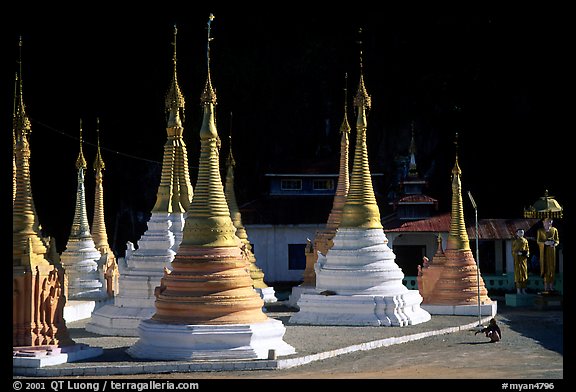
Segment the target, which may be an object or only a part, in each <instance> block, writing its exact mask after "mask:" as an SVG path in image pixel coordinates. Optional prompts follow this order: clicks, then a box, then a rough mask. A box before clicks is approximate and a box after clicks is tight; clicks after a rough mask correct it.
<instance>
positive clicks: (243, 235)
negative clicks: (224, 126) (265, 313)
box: [224, 113, 278, 304]
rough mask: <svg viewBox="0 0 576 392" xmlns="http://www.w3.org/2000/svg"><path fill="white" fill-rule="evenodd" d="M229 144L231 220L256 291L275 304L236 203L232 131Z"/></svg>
mask: <svg viewBox="0 0 576 392" xmlns="http://www.w3.org/2000/svg"><path fill="white" fill-rule="evenodd" d="M230 122H232V113H230ZM229 144H230V146H229V147H230V151H229V152H228V157H227V158H226V185H225V187H224V194H225V196H226V202H227V203H228V208H229V209H230V218H231V219H232V223H234V227H236V236H237V237H238V238H240V241H242V251H243V252H244V253H246V257H247V258H248V261H250V277H251V278H252V280H253V282H254V289H255V290H256V291H257V292H258V293H259V294H260V296H261V297H262V299H263V300H264V303H265V304H266V303H274V302H277V301H278V299H277V298H276V295H275V293H274V287H270V286H268V285H267V284H266V282H264V271H262V269H260V267H258V265H257V264H256V257H255V256H254V253H253V252H252V245H251V244H250V240H249V239H248V233H247V232H246V228H245V227H244V225H243V224H242V215H241V214H240V209H239V208H238V202H237V201H236V192H235V190H234V168H235V167H236V161H235V160H234V155H233V154H232V130H230V136H229Z"/></svg>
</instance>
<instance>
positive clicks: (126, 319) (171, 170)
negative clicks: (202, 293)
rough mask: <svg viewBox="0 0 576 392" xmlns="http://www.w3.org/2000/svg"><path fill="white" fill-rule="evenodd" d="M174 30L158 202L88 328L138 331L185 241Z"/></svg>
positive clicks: (185, 187)
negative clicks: (110, 297) (109, 298)
mask: <svg viewBox="0 0 576 392" xmlns="http://www.w3.org/2000/svg"><path fill="white" fill-rule="evenodd" d="M176 35H177V29H176V27H174V42H173V43H172V44H173V46H174V55H173V64H174V72H173V76H172V81H171V83H170V87H169V89H168V92H167V94H166V100H165V108H166V112H167V114H168V121H167V125H166V133H167V140H166V143H165V144H164V155H163V158H162V174H161V178H160V185H159V186H158V191H157V193H156V203H155V204H154V207H153V209H152V214H151V216H150V219H149V221H148V228H147V230H146V232H145V233H144V234H143V235H142V237H141V238H140V240H139V241H138V249H136V250H135V249H134V247H133V245H132V244H131V243H128V249H127V251H126V256H125V258H120V259H119V260H118V267H119V271H120V277H119V279H118V281H119V283H118V285H119V287H120V292H119V293H118V295H116V296H115V297H114V304H109V305H105V306H103V307H101V308H99V309H96V310H95V311H94V312H93V313H92V318H91V320H90V322H89V323H88V324H87V325H86V330H87V331H89V332H94V333H98V334H101V335H112V336H138V330H137V329H138V324H139V322H140V320H143V319H147V318H150V317H151V316H152V315H153V314H154V289H155V288H156V286H158V284H159V283H160V279H161V278H162V274H163V271H164V268H168V269H170V268H171V263H172V260H173V259H174V255H175V254H176V251H177V250H178V247H179V246H180V243H181V241H182V230H183V227H184V219H185V215H186V211H187V210H188V208H189V206H190V202H191V200H192V195H193V191H192V185H191V182H190V174H189V171H188V170H189V169H188V153H187V151H186V144H185V143H184V139H183V132H184V127H183V120H184V96H183V95H182V92H181V90H180V86H179V85H178V78H177V73H176V62H177V58H176Z"/></svg>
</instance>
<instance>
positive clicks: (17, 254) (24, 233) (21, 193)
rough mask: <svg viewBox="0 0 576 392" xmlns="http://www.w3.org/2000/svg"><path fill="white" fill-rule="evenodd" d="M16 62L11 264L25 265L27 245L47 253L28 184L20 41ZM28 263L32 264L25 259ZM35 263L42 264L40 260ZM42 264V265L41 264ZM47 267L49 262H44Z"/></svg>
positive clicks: (27, 122) (27, 125)
mask: <svg viewBox="0 0 576 392" xmlns="http://www.w3.org/2000/svg"><path fill="white" fill-rule="evenodd" d="M18 47H19V59H18V75H17V83H18V88H17V89H16V96H15V102H14V117H13V123H12V129H13V134H14V141H13V143H14V164H15V174H14V175H15V185H14V188H15V190H14V201H13V205H12V208H13V218H12V227H13V237H12V241H13V245H12V257H13V264H14V265H20V263H22V262H24V259H25V258H23V256H24V254H25V253H26V249H27V246H28V244H29V243H30V244H31V246H32V248H33V251H34V253H35V254H41V255H45V254H46V252H47V249H46V246H45V244H44V242H43V241H42V240H41V238H40V229H39V227H40V224H39V221H38V216H37V214H36V209H35V207H34V199H33V197H32V186H31V181H30V144H29V136H30V133H31V132H32V128H31V125H30V120H29V119H28V116H27V115H26V107H25V105H24V97H23V92H22V91H23V90H22V37H20V40H19V42H18ZM28 260H31V259H30V258H28ZM38 260H43V259H42V258H40V259H38ZM41 263H42V264H43V262H41ZM46 265H48V262H47V261H46Z"/></svg>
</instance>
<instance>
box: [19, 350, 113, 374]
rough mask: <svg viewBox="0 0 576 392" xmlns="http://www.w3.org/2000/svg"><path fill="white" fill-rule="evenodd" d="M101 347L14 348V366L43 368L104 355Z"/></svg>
mask: <svg viewBox="0 0 576 392" xmlns="http://www.w3.org/2000/svg"><path fill="white" fill-rule="evenodd" d="M103 353H104V350H102V348H101V347H90V346H88V345H86V344H74V345H72V346H65V347H57V346H39V347H30V348H21V349H16V350H13V353H12V367H13V368H34V369H36V368H43V367H46V366H54V365H60V364H63V363H69V362H75V361H81V360H85V359H89V358H94V357H98V356H100V355H102V354H103Z"/></svg>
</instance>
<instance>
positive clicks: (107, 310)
mask: <svg viewBox="0 0 576 392" xmlns="http://www.w3.org/2000/svg"><path fill="white" fill-rule="evenodd" d="M154 313H156V308H155V307H146V308H141V307H119V306H114V305H106V306H103V307H102V308H100V309H97V310H96V311H95V312H94V313H92V318H91V320H90V322H88V324H86V331H88V332H92V333H97V334H99V335H106V336H130V337H134V336H136V337H137V336H138V325H139V324H140V321H142V320H146V319H149V318H151V317H152V316H153V315H154Z"/></svg>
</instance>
